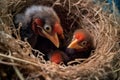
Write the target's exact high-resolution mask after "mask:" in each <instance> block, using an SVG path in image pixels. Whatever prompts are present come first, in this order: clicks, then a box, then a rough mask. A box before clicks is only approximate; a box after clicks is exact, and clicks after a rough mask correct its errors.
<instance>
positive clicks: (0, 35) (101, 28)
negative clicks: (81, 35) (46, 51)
mask: <svg viewBox="0 0 120 80" xmlns="http://www.w3.org/2000/svg"><path fill="white" fill-rule="evenodd" d="M33 4H34V5H46V6H51V7H53V8H54V9H55V11H56V12H57V14H58V16H59V17H60V19H61V24H62V26H64V28H65V29H64V34H65V37H66V38H67V39H68V42H69V39H70V38H69V37H72V36H71V35H72V33H73V31H74V30H75V29H77V28H84V29H86V30H88V31H89V32H90V33H91V34H92V35H93V37H94V46H95V50H94V51H92V52H91V56H90V57H89V58H88V59H86V60H85V61H83V62H82V63H81V60H79V59H77V60H76V61H77V62H79V63H80V64H77V65H68V66H66V65H64V64H60V65H57V64H54V63H51V62H50V61H45V60H44V59H43V55H42V53H41V52H39V51H38V50H34V49H32V48H31V46H30V45H29V43H28V42H23V41H21V40H20V35H19V28H18V29H15V28H14V23H13V18H14V16H15V15H16V14H17V13H19V12H21V11H24V10H25V8H26V7H29V6H30V5H33ZM12 34H15V35H16V37H17V38H14V37H12ZM68 34H69V35H68ZM32 50H34V51H35V52H36V53H39V55H37V57H35V56H34V55H32ZM71 63H72V62H71ZM0 76H1V77H0V79H4V80H5V79H12V80H14V79H15V80H18V79H20V80H34V79H35V80H119V79H120V24H119V18H118V17H116V16H115V15H114V14H111V13H105V12H103V11H102V9H101V7H99V6H96V5H95V4H93V3H92V2H91V1H90V0H0Z"/></svg>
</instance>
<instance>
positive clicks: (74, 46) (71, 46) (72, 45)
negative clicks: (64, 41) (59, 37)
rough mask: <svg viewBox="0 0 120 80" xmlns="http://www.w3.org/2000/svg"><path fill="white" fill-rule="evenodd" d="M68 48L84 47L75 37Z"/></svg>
mask: <svg viewBox="0 0 120 80" xmlns="http://www.w3.org/2000/svg"><path fill="white" fill-rule="evenodd" d="M67 48H72V49H77V50H78V49H81V48H83V47H82V46H80V45H79V44H78V40H77V39H74V40H73V41H72V42H71V43H70V44H69V45H68V47H67Z"/></svg>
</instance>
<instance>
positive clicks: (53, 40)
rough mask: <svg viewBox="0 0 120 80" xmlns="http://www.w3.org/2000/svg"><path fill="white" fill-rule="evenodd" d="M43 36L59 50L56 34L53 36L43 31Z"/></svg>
mask: <svg viewBox="0 0 120 80" xmlns="http://www.w3.org/2000/svg"><path fill="white" fill-rule="evenodd" d="M43 34H44V35H45V36H46V37H47V38H48V39H49V40H50V41H51V42H52V43H53V44H54V45H55V46H56V47H57V48H59V39H58V35H57V33H54V34H53V35H50V34H48V33H47V32H45V31H43Z"/></svg>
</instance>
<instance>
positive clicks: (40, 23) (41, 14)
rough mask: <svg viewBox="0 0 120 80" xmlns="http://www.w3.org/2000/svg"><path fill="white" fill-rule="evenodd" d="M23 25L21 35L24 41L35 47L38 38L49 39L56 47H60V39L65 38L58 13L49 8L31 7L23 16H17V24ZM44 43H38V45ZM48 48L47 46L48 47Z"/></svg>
mask: <svg viewBox="0 0 120 80" xmlns="http://www.w3.org/2000/svg"><path fill="white" fill-rule="evenodd" d="M19 23H22V27H21V30H20V34H21V37H22V40H24V39H25V38H27V39H28V42H29V43H30V44H31V46H32V47H34V46H35V45H36V43H37V38H38V36H40V37H44V38H46V39H49V40H50V41H51V42H52V43H53V44H54V45H55V46H56V47H59V38H58V36H60V37H61V38H64V35H63V29H62V26H61V24H60V20H59V17H58V16H57V14H56V12H55V11H54V10H53V9H52V8H50V7H47V6H31V7H29V8H27V9H26V11H25V12H24V13H22V14H18V15H16V18H15V24H19ZM40 43H44V42H38V43H37V44H40ZM46 46H47V45H46Z"/></svg>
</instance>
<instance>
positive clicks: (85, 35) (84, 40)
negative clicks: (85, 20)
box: [66, 29, 93, 60]
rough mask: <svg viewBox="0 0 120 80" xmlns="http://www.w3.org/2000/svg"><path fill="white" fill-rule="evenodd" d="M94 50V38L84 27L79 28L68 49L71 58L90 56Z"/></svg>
mask: <svg viewBox="0 0 120 80" xmlns="http://www.w3.org/2000/svg"><path fill="white" fill-rule="evenodd" d="M91 50H93V38H92V36H91V35H90V33H89V32H87V31H86V30H84V29H78V30H76V31H75V32H74V34H73V39H72V41H71V43H70V44H69V45H68V47H67V49H66V53H67V54H68V56H69V57H70V60H74V59H76V58H88V57H89V56H90V52H91Z"/></svg>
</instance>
